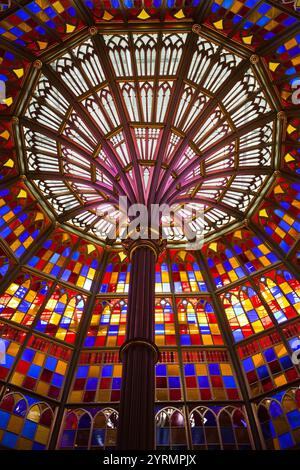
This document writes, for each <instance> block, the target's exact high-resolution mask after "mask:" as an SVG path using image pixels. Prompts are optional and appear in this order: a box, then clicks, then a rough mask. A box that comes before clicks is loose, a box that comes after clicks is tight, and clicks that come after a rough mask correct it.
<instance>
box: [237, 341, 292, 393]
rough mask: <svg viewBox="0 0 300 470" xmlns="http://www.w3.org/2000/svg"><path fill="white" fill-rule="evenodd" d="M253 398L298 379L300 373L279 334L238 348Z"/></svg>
mask: <svg viewBox="0 0 300 470" xmlns="http://www.w3.org/2000/svg"><path fill="white" fill-rule="evenodd" d="M238 354H239V356H240V359H241V362H242V366H243V369H244V373H245V377H246V379H247V382H248V384H249V390H250V393H251V395H252V396H256V395H259V394H261V393H264V392H270V391H272V390H273V389H275V388H277V387H281V386H283V385H286V384H288V383H289V382H292V381H293V380H295V379H297V378H298V376H299V373H298V371H297V369H296V368H295V366H294V365H293V363H292V360H291V355H290V353H289V351H288V350H287V348H286V346H285V345H284V344H283V342H282V341H281V338H280V336H279V335H278V333H272V334H270V335H267V336H264V337H262V338H260V339H258V340H255V341H252V342H251V343H249V344H247V345H245V346H240V347H239V348H238Z"/></svg>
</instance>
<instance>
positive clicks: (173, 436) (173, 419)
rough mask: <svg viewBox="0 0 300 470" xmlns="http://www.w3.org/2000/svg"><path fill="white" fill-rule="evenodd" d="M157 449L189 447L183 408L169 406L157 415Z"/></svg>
mask: <svg viewBox="0 0 300 470" xmlns="http://www.w3.org/2000/svg"><path fill="white" fill-rule="evenodd" d="M155 428H156V449H157V450H160V451H162V450H164V449H171V450H180V449H182V450H184V449H187V435H186V423H185V419H184V415H183V412H182V410H181V409H177V408H173V407H171V406H168V407H166V408H163V409H162V410H160V411H158V413H157V414H156V416H155Z"/></svg>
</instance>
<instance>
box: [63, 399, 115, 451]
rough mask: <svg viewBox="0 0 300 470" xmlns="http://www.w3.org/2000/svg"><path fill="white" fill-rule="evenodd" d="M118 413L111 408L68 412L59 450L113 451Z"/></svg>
mask: <svg viewBox="0 0 300 470" xmlns="http://www.w3.org/2000/svg"><path fill="white" fill-rule="evenodd" d="M117 426H118V413H117V411H116V410H114V409H111V408H104V409H100V410H99V408H91V409H88V410H84V409H82V408H81V409H78V410H68V412H67V413H66V416H65V419H64V423H63V432H62V435H61V439H60V444H59V448H60V449H65V450H68V449H69V450H70V449H77V450H78V449H95V450H97V449H113V448H114V447H115V445H116V440H117Z"/></svg>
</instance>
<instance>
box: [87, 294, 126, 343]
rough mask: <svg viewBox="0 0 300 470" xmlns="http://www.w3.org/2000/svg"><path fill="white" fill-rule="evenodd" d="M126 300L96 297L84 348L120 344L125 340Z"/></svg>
mask: <svg viewBox="0 0 300 470" xmlns="http://www.w3.org/2000/svg"><path fill="white" fill-rule="evenodd" d="M126 317H127V301H126V300H125V301H124V300H102V301H101V300H100V299H98V300H97V302H96V305H95V308H94V310H93V315H92V319H91V323H90V326H89V328H88V332H87V336H86V338H85V342H84V346H85V347H86V348H98V347H102V346H108V347H115V346H121V345H122V344H123V343H124V341H125V331H126Z"/></svg>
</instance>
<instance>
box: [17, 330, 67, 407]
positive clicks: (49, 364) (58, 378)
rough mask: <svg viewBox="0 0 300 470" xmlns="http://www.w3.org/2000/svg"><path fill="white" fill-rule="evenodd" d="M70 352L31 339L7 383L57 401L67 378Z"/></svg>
mask: <svg viewBox="0 0 300 470" xmlns="http://www.w3.org/2000/svg"><path fill="white" fill-rule="evenodd" d="M71 353H72V352H71V350H70V349H68V348H66V347H64V346H60V345H58V344H55V343H52V342H50V341H47V340H45V339H42V338H39V337H38V336H33V335H32V336H31V337H30V339H29V341H28V344H26V346H25V347H24V349H23V351H22V355H21V357H20V358H19V360H18V362H17V365H16V367H15V369H14V371H13V374H12V376H11V378H10V383H12V384H13V385H17V386H18V387H23V388H26V389H27V390H31V391H33V392H35V393H38V394H39V395H42V396H46V397H47V396H48V397H49V398H53V399H55V400H58V399H59V398H60V396H61V392H62V387H63V385H64V381H65V378H66V372H67V370H68V366H69V362H70V359H71V355H72V354H71Z"/></svg>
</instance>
